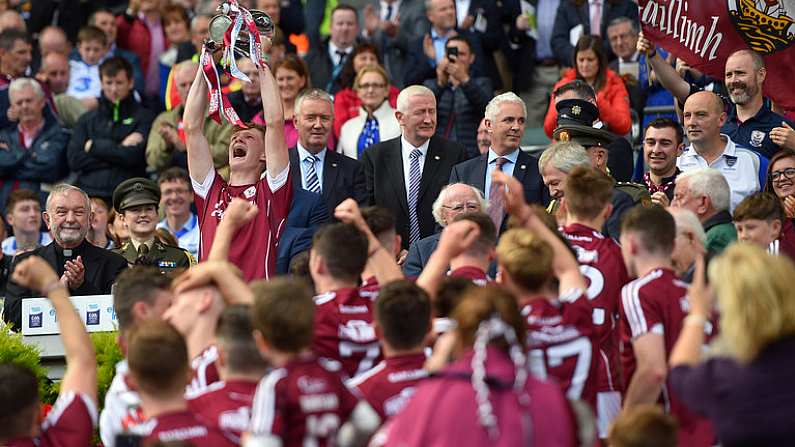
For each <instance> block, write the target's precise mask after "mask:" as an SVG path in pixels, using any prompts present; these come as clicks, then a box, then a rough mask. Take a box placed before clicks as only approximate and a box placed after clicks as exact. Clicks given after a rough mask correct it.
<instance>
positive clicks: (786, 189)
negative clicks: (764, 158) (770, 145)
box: [765, 149, 795, 220]
mask: <svg viewBox="0 0 795 447" xmlns="http://www.w3.org/2000/svg"><path fill="white" fill-rule="evenodd" d="M793 186H795V150H792V149H782V150H780V151H779V152H777V153H776V155H774V156H773V158H772V159H771V160H770V163H769V164H768V167H767V183H766V185H765V191H766V192H771V193H774V194H775V195H776V197H778V199H779V200H780V201H781V206H782V207H783V208H784V215H785V216H786V218H787V219H789V220H792V219H793V218H795V197H791V196H792V195H793V193H795V187H793Z"/></svg>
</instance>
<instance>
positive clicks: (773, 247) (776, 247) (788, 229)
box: [767, 219, 795, 261]
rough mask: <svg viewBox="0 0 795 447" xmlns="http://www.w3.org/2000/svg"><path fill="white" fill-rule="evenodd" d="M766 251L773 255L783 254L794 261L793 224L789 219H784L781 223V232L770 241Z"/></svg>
mask: <svg viewBox="0 0 795 447" xmlns="http://www.w3.org/2000/svg"><path fill="white" fill-rule="evenodd" d="M767 251H768V252H769V253H770V254H773V255H779V254H784V255H787V256H788V257H789V258H790V259H791V260H793V261H795V226H794V225H792V221H791V220H790V219H784V223H783V224H782V225H781V234H779V236H778V239H776V240H775V241H773V242H771V243H770V246H769V247H768V249H767Z"/></svg>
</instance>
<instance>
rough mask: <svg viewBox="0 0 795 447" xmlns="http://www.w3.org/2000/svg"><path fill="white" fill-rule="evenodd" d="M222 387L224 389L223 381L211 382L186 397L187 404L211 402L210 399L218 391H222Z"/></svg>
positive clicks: (224, 383)
mask: <svg viewBox="0 0 795 447" xmlns="http://www.w3.org/2000/svg"><path fill="white" fill-rule="evenodd" d="M224 387H226V382H224V381H220V382H213V383H211V384H209V385H207V386H206V387H204V388H202V389H200V390H198V391H196V392H194V393H192V394H191V395H190V396H189V397H188V403H189V404H190V403H191V402H192V401H195V402H203V401H205V400H207V401H210V400H212V399H211V398H212V397H213V396H214V395H215V394H217V393H218V392H219V391H221V390H223V389H224Z"/></svg>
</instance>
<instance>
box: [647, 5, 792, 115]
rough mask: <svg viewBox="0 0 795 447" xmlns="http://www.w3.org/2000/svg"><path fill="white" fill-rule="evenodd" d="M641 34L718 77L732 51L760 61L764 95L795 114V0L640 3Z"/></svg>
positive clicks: (721, 77) (721, 76) (721, 74)
mask: <svg viewBox="0 0 795 447" xmlns="http://www.w3.org/2000/svg"><path fill="white" fill-rule="evenodd" d="M638 3H639V7H640V22H641V26H642V28H643V34H644V36H646V37H647V38H648V39H649V40H651V41H652V42H653V43H654V44H655V45H659V46H661V47H663V48H665V49H666V50H668V51H670V52H672V53H673V54H674V55H676V56H677V57H679V58H681V59H684V60H685V61H686V62H687V63H688V64H690V66H692V67H693V68H696V69H698V70H700V71H702V72H704V73H706V74H708V75H710V76H712V77H715V78H718V79H723V69H724V65H725V63H726V59H727V58H728V57H729V55H730V54H731V53H733V52H734V51H736V50H740V49H743V48H750V49H752V50H754V51H756V52H758V53H759V54H761V55H762V56H763V57H764V59H765V65H766V66H767V78H766V80H765V84H764V93H765V95H766V96H769V97H771V98H772V99H773V101H775V102H776V104H778V105H780V106H782V107H783V108H784V109H786V110H795V90H793V89H792V80H793V75H792V68H793V67H795V47H792V44H793V43H795V0H640V1H639V2H638Z"/></svg>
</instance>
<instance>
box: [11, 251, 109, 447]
mask: <svg viewBox="0 0 795 447" xmlns="http://www.w3.org/2000/svg"><path fill="white" fill-rule="evenodd" d="M13 280H14V281H15V283H16V284H20V285H22V286H24V287H30V288H32V289H34V290H35V294H36V296H47V298H49V300H50V303H51V304H52V307H53V309H54V310H55V319H56V321H57V323H58V329H59V333H60V334H61V335H60V338H61V342H62V343H63V349H64V357H65V360H66V371H65V372H64V375H63V379H62V380H61V382H60V386H59V393H58V400H57V401H56V402H55V406H54V407H53V408H56V409H57V411H51V412H50V413H48V415H47V417H46V418H45V419H43V420H42V419H41V417H40V411H41V410H40V402H39V386H40V385H44V384H39V383H37V382H38V381H37V378H36V376H35V375H34V373H33V371H31V370H30V369H28V368H27V367H24V366H19V365H18V364H14V361H15V359H14V358H13V357H12V358H11V359H9V360H10V362H9V360H6V361H4V362H3V363H2V364H0V383H2V384H3V387H2V388H1V389H0V399H2V401H3V417H2V420H3V424H2V431H0V443H2V444H3V445H11V446H15V445H31V444H33V445H41V446H55V445H89V444H91V442H92V437H93V435H94V422H95V420H96V405H97V365H96V360H95V357H94V346H93V345H92V344H91V339H90V338H89V337H88V333H87V332H86V329H85V327H84V326H83V322H82V321H81V319H80V315H79V314H78V311H77V310H76V309H75V308H74V305H73V304H72V302H71V301H70V300H69V291H68V290H67V289H66V287H65V286H63V285H61V284H60V283H59V282H58V276H57V275H56V273H55V272H54V271H53V270H52V267H50V265H48V263H47V261H45V260H43V259H41V258H39V257H36V256H34V257H31V258H29V259H26V260H25V262H20V263H19V264H18V265H17V268H16V271H15V272H14V278H13ZM39 421H41V426H39Z"/></svg>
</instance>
